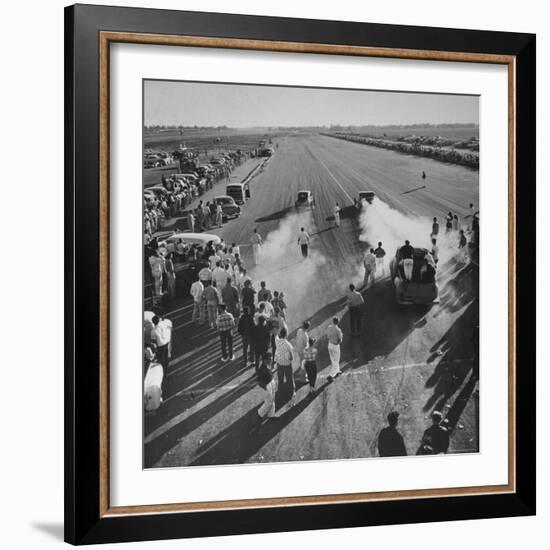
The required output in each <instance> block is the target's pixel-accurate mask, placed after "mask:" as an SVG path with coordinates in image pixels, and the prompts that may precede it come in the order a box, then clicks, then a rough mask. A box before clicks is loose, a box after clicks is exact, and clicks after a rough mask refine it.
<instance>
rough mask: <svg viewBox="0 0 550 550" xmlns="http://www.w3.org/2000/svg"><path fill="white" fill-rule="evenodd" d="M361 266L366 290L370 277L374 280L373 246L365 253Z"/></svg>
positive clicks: (374, 257) (374, 259) (374, 260)
mask: <svg viewBox="0 0 550 550" xmlns="http://www.w3.org/2000/svg"><path fill="white" fill-rule="evenodd" d="M363 266H364V267H365V276H364V278H363V287H364V289H365V290H366V289H367V288H368V287H369V284H370V281H371V279H372V280H373V281H374V272H375V270H376V256H375V255H374V248H371V249H370V250H369V252H367V253H366V254H365V258H364V260H363Z"/></svg>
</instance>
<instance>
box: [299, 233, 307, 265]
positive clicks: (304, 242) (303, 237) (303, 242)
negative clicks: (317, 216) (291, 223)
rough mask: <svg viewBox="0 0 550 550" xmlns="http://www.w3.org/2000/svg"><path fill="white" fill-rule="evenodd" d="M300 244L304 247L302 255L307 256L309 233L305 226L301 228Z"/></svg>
mask: <svg viewBox="0 0 550 550" xmlns="http://www.w3.org/2000/svg"><path fill="white" fill-rule="evenodd" d="M298 244H299V245H300V248H301V249H302V257H303V258H307V249H308V246H309V235H308V234H307V232H306V230H305V229H304V228H303V227H301V228H300V235H298Z"/></svg>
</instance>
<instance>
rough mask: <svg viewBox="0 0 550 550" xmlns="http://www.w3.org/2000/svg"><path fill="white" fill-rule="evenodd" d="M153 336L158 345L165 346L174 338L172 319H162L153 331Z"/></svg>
mask: <svg viewBox="0 0 550 550" xmlns="http://www.w3.org/2000/svg"><path fill="white" fill-rule="evenodd" d="M152 337H153V338H154V339H155V340H156V341H157V346H165V345H166V344H169V343H170V340H171V338H172V321H170V319H161V320H160V321H159V322H158V325H157V326H156V327H155V328H154V329H153V331H152Z"/></svg>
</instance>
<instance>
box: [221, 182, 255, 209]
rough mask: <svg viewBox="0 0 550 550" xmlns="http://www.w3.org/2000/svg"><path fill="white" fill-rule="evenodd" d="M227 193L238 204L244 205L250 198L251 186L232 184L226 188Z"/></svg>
mask: <svg viewBox="0 0 550 550" xmlns="http://www.w3.org/2000/svg"><path fill="white" fill-rule="evenodd" d="M225 192H226V193H227V195H228V196H229V197H231V198H232V199H233V200H234V201H235V202H236V203H237V204H244V203H245V202H246V200H247V199H249V198H250V186H249V185H248V183H230V184H228V185H226V186H225Z"/></svg>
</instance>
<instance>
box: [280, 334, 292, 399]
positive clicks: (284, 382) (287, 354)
mask: <svg viewBox="0 0 550 550" xmlns="http://www.w3.org/2000/svg"><path fill="white" fill-rule="evenodd" d="M293 358H294V350H293V348H292V344H291V343H290V342H289V341H288V340H287V331H286V329H284V328H282V329H281V332H280V333H279V336H278V338H276V341H275V363H276V364H277V379H278V382H279V383H278V388H277V392H278V394H279V396H280V397H279V398H280V400H281V404H284V403H286V402H287V401H288V400H289V399H290V400H292V399H294V395H295V389H294V375H293V373H292V361H293Z"/></svg>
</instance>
